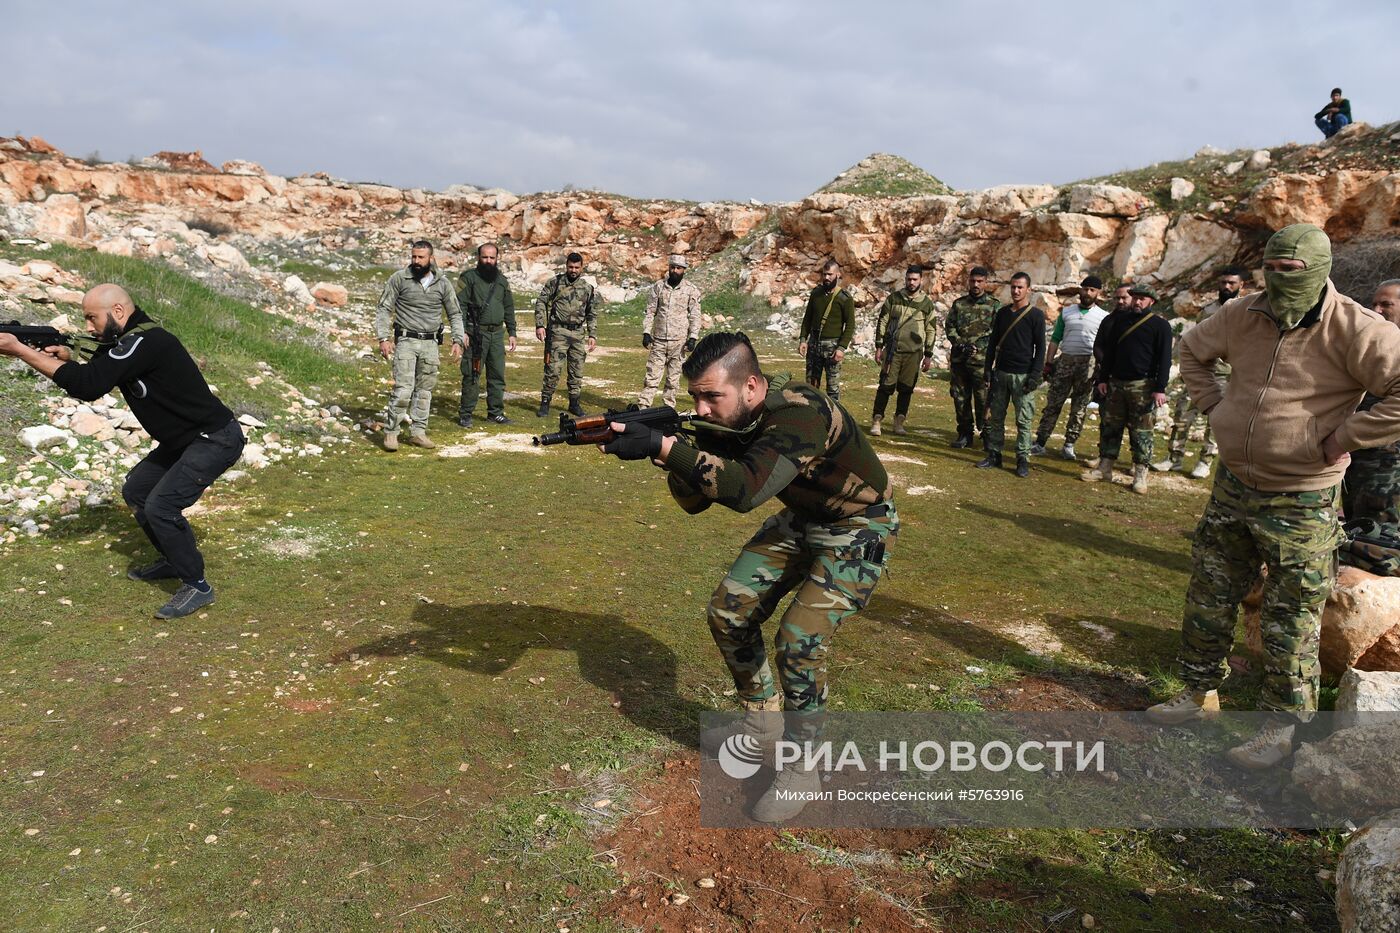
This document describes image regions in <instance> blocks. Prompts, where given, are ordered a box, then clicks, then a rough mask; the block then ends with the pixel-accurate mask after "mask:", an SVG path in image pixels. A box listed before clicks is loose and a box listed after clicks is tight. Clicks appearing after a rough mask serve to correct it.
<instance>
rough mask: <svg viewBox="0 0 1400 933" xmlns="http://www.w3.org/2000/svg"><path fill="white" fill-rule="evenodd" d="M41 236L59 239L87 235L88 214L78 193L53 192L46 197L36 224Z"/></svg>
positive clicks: (35, 230)
mask: <svg viewBox="0 0 1400 933" xmlns="http://www.w3.org/2000/svg"><path fill="white" fill-rule="evenodd" d="M34 232H35V233H37V234H38V235H39V236H44V237H53V238H54V239H59V240H81V239H82V238H83V237H85V236H87V215H86V214H85V213H84V212H83V203H82V201H80V200H78V196H77V195H76V194H51V195H49V196H48V197H47V198H45V199H44V203H43V205H42V211H41V212H40V214H39V216H38V218H37V219H36V221H35V224H34Z"/></svg>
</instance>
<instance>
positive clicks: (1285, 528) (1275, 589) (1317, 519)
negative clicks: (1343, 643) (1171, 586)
mask: <svg viewBox="0 0 1400 933" xmlns="http://www.w3.org/2000/svg"><path fill="white" fill-rule="evenodd" d="M1336 498H1337V487H1335V486H1333V487H1331V488H1329V489H1320V490H1317V491H1316V492H1262V491H1260V490H1257V489H1251V488H1250V487H1248V486H1246V485H1245V484H1244V483H1242V482H1240V480H1239V479H1238V478H1237V477H1236V476H1235V475H1234V474H1233V473H1231V472H1230V471H1229V470H1227V469H1225V468H1224V467H1223V466H1222V467H1221V468H1220V469H1218V470H1217V471H1216V474H1215V487H1214V488H1213V489H1212V490H1211V496H1210V503H1209V504H1208V505H1207V506H1206V510H1205V513H1204V514H1203V515H1202V516H1201V521H1200V524H1199V525H1197V526H1196V540H1195V543H1194V544H1193V545H1192V548H1191V582H1190V583H1189V584H1187V587H1186V612H1185V615H1184V618H1183V620H1182V630H1181V658H1180V660H1181V678H1182V680H1184V681H1185V682H1186V684H1187V686H1189V687H1190V688H1191V689H1193V690H1199V691H1205V690H1214V689H1215V688H1216V687H1218V686H1220V683H1221V681H1223V680H1224V679H1225V674H1226V672H1227V671H1228V665H1227V663H1226V658H1227V657H1228V655H1229V653H1230V648H1231V646H1232V645H1233V643H1234V634H1235V615H1236V609H1237V607H1238V606H1239V604H1240V601H1241V600H1242V599H1244V597H1245V594H1246V593H1248V592H1249V589H1250V587H1251V586H1253V585H1254V581H1255V580H1257V579H1258V577H1259V567H1260V565H1261V564H1262V565H1263V566H1264V567H1266V568H1267V570H1268V576H1267V577H1266V579H1265V581H1264V594H1263V602H1262V603H1261V605H1260V625H1261V628H1262V630H1263V636H1264V651H1265V653H1266V655H1267V659H1266V661H1265V665H1264V685H1263V689H1262V691H1261V694H1260V705H1261V706H1262V707H1263V708H1264V709H1267V710H1277V711H1281V712H1302V711H1311V710H1315V709H1317V682H1318V660H1317V652H1318V641H1319V637H1320V635H1321V632H1322V607H1323V604H1324V603H1325V602H1326V601H1327V594H1328V593H1330V592H1331V591H1332V585H1333V583H1335V582H1336V578H1337V544H1338V542H1339V541H1340V540H1341V528H1340V526H1339V525H1338V524H1337V509H1336Z"/></svg>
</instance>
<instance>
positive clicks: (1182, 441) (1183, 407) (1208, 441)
mask: <svg viewBox="0 0 1400 933" xmlns="http://www.w3.org/2000/svg"><path fill="white" fill-rule="evenodd" d="M1197 418H1205V416H1204V415H1202V414H1201V413H1200V412H1199V411H1197V410H1196V406H1195V405H1193V404H1191V395H1190V393H1188V392H1187V391H1186V390H1185V389H1182V390H1181V391H1180V392H1179V393H1177V396H1176V399H1175V400H1174V401H1173V402H1172V437H1171V440H1170V441H1168V442H1167V451H1168V452H1169V453H1170V455H1171V458H1172V459H1173V460H1180V459H1181V458H1182V457H1184V456H1186V441H1187V439H1188V438H1189V437H1190V434H1191V429H1192V428H1193V427H1195V425H1196V419H1197ZM1205 422H1206V436H1205V443H1203V444H1202V445H1201V462H1202V463H1204V464H1206V465H1207V466H1209V465H1210V463H1211V461H1213V460H1214V459H1215V452H1216V447H1215V434H1214V433H1212V432H1211V429H1210V419H1209V418H1205Z"/></svg>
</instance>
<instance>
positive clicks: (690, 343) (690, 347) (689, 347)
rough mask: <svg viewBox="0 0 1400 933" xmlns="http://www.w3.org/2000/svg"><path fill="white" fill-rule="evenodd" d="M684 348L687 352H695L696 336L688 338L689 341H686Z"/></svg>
mask: <svg viewBox="0 0 1400 933" xmlns="http://www.w3.org/2000/svg"><path fill="white" fill-rule="evenodd" d="M682 349H684V350H685V352H686V353H694V352H695V338H694V337H691V338H690V339H689V340H687V341H686V342H685V346H684V347H683V348H682Z"/></svg>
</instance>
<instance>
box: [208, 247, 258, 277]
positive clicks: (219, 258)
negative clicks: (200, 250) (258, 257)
mask: <svg viewBox="0 0 1400 933" xmlns="http://www.w3.org/2000/svg"><path fill="white" fill-rule="evenodd" d="M204 253H205V255H206V256H207V257H208V258H209V261H210V262H211V263H213V264H214V265H216V266H218V267H219V268H220V269H227V270H229V271H230V272H240V273H245V274H246V273H249V272H251V271H252V266H250V265H249V264H248V260H247V259H246V258H244V256H243V254H242V253H240V252H239V251H238V247H236V246H234V245H233V244H232V243H211V244H209V245H208V246H207V247H205V250H204Z"/></svg>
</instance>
